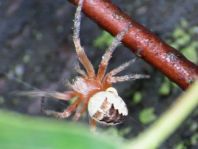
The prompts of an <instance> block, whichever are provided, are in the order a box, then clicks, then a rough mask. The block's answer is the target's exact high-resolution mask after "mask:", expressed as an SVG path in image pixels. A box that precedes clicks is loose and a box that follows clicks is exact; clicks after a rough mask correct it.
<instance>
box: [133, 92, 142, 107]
mask: <svg viewBox="0 0 198 149" xmlns="http://www.w3.org/2000/svg"><path fill="white" fill-rule="evenodd" d="M141 100H142V93H141V92H139V91H136V92H135V93H134V94H133V98H132V102H133V103H134V104H138V103H140V102H141Z"/></svg>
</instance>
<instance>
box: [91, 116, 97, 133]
mask: <svg viewBox="0 0 198 149" xmlns="http://www.w3.org/2000/svg"><path fill="white" fill-rule="evenodd" d="M89 125H90V127H91V131H93V132H95V130H96V121H95V120H94V119H92V118H90V120H89Z"/></svg>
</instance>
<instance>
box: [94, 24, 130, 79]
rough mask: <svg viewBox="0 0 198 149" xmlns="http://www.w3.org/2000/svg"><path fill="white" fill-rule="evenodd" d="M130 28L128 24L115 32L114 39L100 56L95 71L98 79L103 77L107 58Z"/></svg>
mask: <svg viewBox="0 0 198 149" xmlns="http://www.w3.org/2000/svg"><path fill="white" fill-rule="evenodd" d="M130 28H131V24H130V25H128V26H127V27H126V28H125V29H124V30H123V31H121V32H120V33H119V34H117V35H116V37H115V39H114V40H113V42H112V43H111V45H110V46H109V48H108V49H107V51H106V52H105V54H104V55H103V56H102V60H101V62H100V65H99V68H98V73H97V79H98V80H102V79H103V78H104V76H105V73H106V69H107V66H108V63H109V60H110V59H111V57H112V53H113V52H114V51H115V49H116V47H117V46H118V45H119V44H120V42H121V40H122V39H123V38H124V36H125V35H126V33H127V32H128V31H129V29H130Z"/></svg>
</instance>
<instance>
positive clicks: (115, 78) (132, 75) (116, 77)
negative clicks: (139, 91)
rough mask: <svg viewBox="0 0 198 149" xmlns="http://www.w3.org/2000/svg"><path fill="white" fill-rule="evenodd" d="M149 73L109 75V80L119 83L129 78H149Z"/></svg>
mask: <svg viewBox="0 0 198 149" xmlns="http://www.w3.org/2000/svg"><path fill="white" fill-rule="evenodd" d="M149 77H150V76H149V75H144V74H130V75H124V76H108V77H107V81H108V82H110V83H117V82H124V81H128V80H136V79H143V78H149Z"/></svg>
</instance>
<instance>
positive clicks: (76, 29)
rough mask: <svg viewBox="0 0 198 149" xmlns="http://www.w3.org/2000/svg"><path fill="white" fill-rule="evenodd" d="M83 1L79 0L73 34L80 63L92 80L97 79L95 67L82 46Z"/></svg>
mask: <svg viewBox="0 0 198 149" xmlns="http://www.w3.org/2000/svg"><path fill="white" fill-rule="evenodd" d="M82 5H83V0H79V4H78V7H77V10H76V13H75V18H74V32H73V41H74V45H75V49H76V53H77V56H78V59H79V61H80V62H81V63H82V65H83V66H84V68H85V70H86V72H87V75H88V76H89V77H91V78H93V77H95V71H94V68H93V65H92V64H91V62H90V60H89V59H88V57H87V55H86V53H85V51H84V49H83V47H82V46H81V44H80V37H79V34H80V21H81V10H82Z"/></svg>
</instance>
